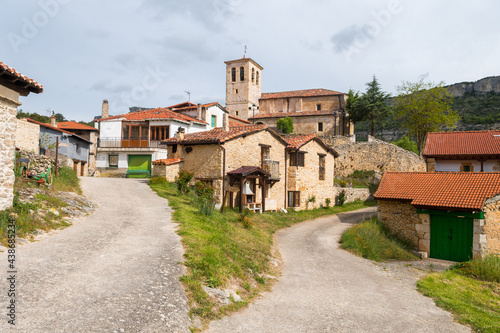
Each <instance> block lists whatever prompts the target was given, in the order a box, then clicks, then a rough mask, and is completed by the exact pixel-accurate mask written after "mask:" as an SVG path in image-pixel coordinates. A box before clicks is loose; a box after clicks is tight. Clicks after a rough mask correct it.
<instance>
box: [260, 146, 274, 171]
mask: <svg viewBox="0 0 500 333" xmlns="http://www.w3.org/2000/svg"><path fill="white" fill-rule="evenodd" d="M259 146H260V165H261V168H262V169H264V170H266V169H265V168H266V165H265V161H266V160H270V155H271V146H269V145H264V144H259ZM266 171H268V170H266Z"/></svg>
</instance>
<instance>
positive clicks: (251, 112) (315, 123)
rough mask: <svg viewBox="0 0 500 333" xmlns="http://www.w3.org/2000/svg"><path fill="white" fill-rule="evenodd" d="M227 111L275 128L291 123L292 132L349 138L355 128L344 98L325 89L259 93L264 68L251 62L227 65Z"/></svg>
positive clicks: (339, 93)
mask: <svg viewBox="0 0 500 333" xmlns="http://www.w3.org/2000/svg"><path fill="white" fill-rule="evenodd" d="M225 64H226V109H227V111H229V114H230V115H231V116H233V117H238V118H242V119H244V120H248V121H250V122H252V123H254V124H265V125H268V126H271V127H274V126H276V121H277V120H278V119H280V118H284V117H290V118H292V120H293V126H294V132H295V133H299V134H316V135H318V136H338V135H342V136H350V135H351V134H353V133H354V128H353V125H352V123H351V121H350V120H349V115H348V114H347V112H346V111H345V104H346V100H347V94H345V93H342V92H338V91H334V90H328V89H305V90H295V91H282V92H272V93H262V71H263V67H262V66H261V65H259V64H258V63H257V62H256V61H254V60H253V59H251V58H246V57H243V58H242V59H237V60H230V61H226V62H225Z"/></svg>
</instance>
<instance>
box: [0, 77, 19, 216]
mask: <svg viewBox="0 0 500 333" xmlns="http://www.w3.org/2000/svg"><path fill="white" fill-rule="evenodd" d="M0 88H3V86H0ZM5 90H7V89H6V88H5ZM7 93H9V92H8V91H2V89H0V147H1V148H0V210H4V209H7V208H9V207H11V206H12V200H13V199H14V181H15V176H14V159H15V134H16V126H17V119H16V113H17V109H16V108H17V106H18V105H20V104H19V103H18V102H16V101H14V100H12V99H11V98H12V97H10V96H9V95H8V94H7ZM7 96H9V97H10V98H9V97H7ZM16 98H17V97H16Z"/></svg>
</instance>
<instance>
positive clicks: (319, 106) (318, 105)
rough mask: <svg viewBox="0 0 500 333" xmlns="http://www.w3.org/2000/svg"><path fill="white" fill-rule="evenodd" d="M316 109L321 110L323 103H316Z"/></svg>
mask: <svg viewBox="0 0 500 333" xmlns="http://www.w3.org/2000/svg"><path fill="white" fill-rule="evenodd" d="M316 111H321V103H318V104H316Z"/></svg>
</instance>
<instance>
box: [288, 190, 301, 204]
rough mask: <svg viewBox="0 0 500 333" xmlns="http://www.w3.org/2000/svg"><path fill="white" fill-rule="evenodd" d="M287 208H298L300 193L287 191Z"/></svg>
mask: <svg viewBox="0 0 500 333" xmlns="http://www.w3.org/2000/svg"><path fill="white" fill-rule="evenodd" d="M287 207H300V191H288V198H287Z"/></svg>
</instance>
